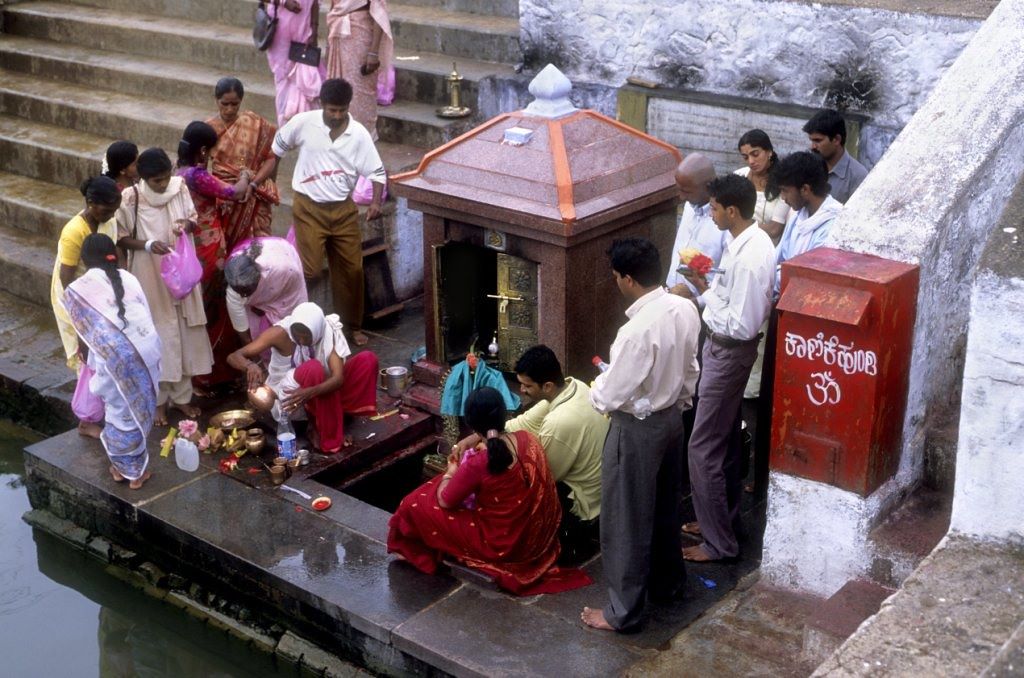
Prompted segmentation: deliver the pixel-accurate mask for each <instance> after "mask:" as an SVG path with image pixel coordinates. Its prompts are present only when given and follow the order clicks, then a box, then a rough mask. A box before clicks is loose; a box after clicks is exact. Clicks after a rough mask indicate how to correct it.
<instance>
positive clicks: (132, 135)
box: [0, 70, 211, 158]
mask: <svg viewBox="0 0 1024 678" xmlns="http://www.w3.org/2000/svg"><path fill="white" fill-rule="evenodd" d="M0 113H4V114H6V115H16V116H18V117H21V118H26V119H27V120H31V121H34V122H40V123H44V124H47V125H56V126H58V127H61V128H62V129H73V130H78V131H80V132H89V133H92V134H98V135H105V136H106V135H110V133H111V132H112V131H114V130H116V133H117V135H118V136H120V137H121V138H125V139H131V140H133V141H135V142H136V143H137V144H138V145H139V146H140V147H147V146H160V147H161V148H163V149H165V150H166V151H167V152H168V153H173V152H174V151H176V150H177V147H178V140H179V139H181V133H182V130H184V129H185V126H186V125H187V124H188V123H189V122H191V121H193V120H205V119H206V118H207V117H209V115H210V113H211V111H210V110H209V109H206V110H204V109H201V108H197V107H194V106H183V105H180V104H174V103H169V102H160V105H159V113H156V108H155V107H154V104H153V102H152V101H150V100H148V99H146V98H143V97H141V96H132V95H128V94H120V93H117V92H110V91H108V90H102V89H96V88H93V87H85V86H82V85H76V84H72V83H61V84H60V86H54V84H53V83H51V82H48V81H46V80H41V79H40V78H37V77H34V76H29V75H22V74H19V73H13V72H11V71H6V70H3V71H0ZM99 157H100V158H102V154H101V155H100V156H99Z"/></svg>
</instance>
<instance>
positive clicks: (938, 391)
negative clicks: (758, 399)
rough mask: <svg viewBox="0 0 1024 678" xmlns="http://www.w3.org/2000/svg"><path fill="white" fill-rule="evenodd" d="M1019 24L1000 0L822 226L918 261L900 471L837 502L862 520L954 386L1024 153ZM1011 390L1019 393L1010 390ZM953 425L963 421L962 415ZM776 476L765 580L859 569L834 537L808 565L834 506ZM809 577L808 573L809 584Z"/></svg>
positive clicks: (893, 488)
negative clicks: (985, 261) (984, 268)
mask: <svg viewBox="0 0 1024 678" xmlns="http://www.w3.org/2000/svg"><path fill="white" fill-rule="evenodd" d="M1022 31H1024V0H1003V2H1002V3H1000V4H999V6H998V7H997V8H996V9H995V11H994V12H993V13H992V15H991V17H990V18H989V19H988V21H986V22H985V24H984V25H983V26H982V27H981V29H980V30H979V31H978V33H977V35H976V36H975V37H974V39H973V40H972V41H971V43H970V44H969V45H968V46H967V48H966V49H965V50H964V51H963V53H962V54H961V55H960V57H959V58H958V59H957V61H956V63H954V64H953V66H952V67H950V68H949V70H948V71H947V72H946V73H945V75H944V76H943V77H942V79H941V81H940V82H939V83H938V84H937V85H936V87H935V90H934V91H933V92H932V94H931V95H930V96H929V97H928V99H927V101H926V102H925V104H924V105H923V106H922V107H921V109H920V110H919V111H918V112H917V113H916V114H915V115H914V117H913V119H912V120H911V121H910V122H909V123H908V124H907V126H906V127H905V128H904V130H903V131H902V133H901V134H900V136H899V137H898V138H897V139H896V140H895V141H894V142H893V144H892V146H891V147H890V148H889V150H888V152H887V153H886V154H885V156H884V157H883V158H882V160H881V161H880V162H879V163H878V164H877V166H876V167H875V169H874V170H873V171H872V172H871V174H869V175H868V178H867V179H866V180H865V181H864V183H863V184H862V185H861V187H860V190H858V191H857V192H856V193H855V194H854V196H853V197H852V198H851V199H850V202H849V203H847V206H846V209H845V211H844V212H843V214H842V215H841V216H840V217H839V219H838V220H837V221H836V222H835V224H833V226H832V231H831V235H832V238H833V243H832V244H834V245H836V246H838V247H841V248H842V249H847V250H852V251H857V252H865V253H868V254H877V255H879V256H884V257H889V258H891V259H896V260H899V261H905V262H910V263H916V264H919V265H920V266H921V284H920V291H919V295H918V302H917V321H916V325H915V330H914V339H913V355H912V356H911V357H910V389H909V396H908V401H907V412H906V416H905V418H904V430H903V442H902V451H901V456H900V466H899V471H898V472H897V475H896V477H895V478H894V479H892V480H891V481H889V482H888V483H886V484H885V485H883V486H882V488H880V489H879V490H877V491H876V492H875V493H874V494H873V495H872V496H870V497H868V498H866V499H863V500H857V501H856V502H855V505H854V506H853V507H852V508H851V507H847V508H846V509H845V510H846V511H849V510H853V511H854V512H855V513H856V514H857V520H858V521H862V524H866V525H874V524H876V523H877V522H878V521H879V520H881V519H882V518H884V516H885V514H886V512H887V511H888V510H889V508H890V507H891V506H893V505H894V504H895V503H896V502H897V501H898V500H899V498H900V497H901V496H902V495H903V494H905V493H906V492H908V491H909V490H910V489H912V488H913V487H914V486H915V485H916V484H917V483H919V482H920V480H921V477H922V474H923V467H924V448H925V438H926V435H927V433H928V430H929V428H930V427H932V426H939V425H942V424H944V423H947V422H945V421H943V420H942V417H943V416H945V414H946V408H948V404H949V402H950V401H951V400H955V397H956V395H957V394H958V393H959V392H960V389H961V380H962V378H963V374H964V371H963V370H964V340H965V338H966V337H967V332H968V323H969V319H970V312H971V311H970V309H971V285H972V281H973V278H974V276H975V274H976V270H977V266H978V262H979V259H980V257H981V253H982V250H983V248H984V245H985V242H986V241H987V240H988V236H989V234H990V233H991V231H992V228H993V224H994V222H995V221H996V220H997V219H998V218H999V215H1000V214H1002V213H1003V211H1004V209H1005V208H1006V205H1007V202H1008V200H1009V197H1010V195H1011V194H1012V192H1013V189H1014V187H1015V186H1016V185H1017V184H1018V182H1020V180H1021V178H1022V176H1024V155H1022V154H1020V153H1019V152H1018V150H1017V149H1019V148H1022V147H1024V88H1022V87H1021V86H1020V83H1021V82H1022V81H1024V50H1021V49H1020V44H1019V36H1020V35H1021V34H1022ZM939 140H941V141H939ZM936 142H938V143H936ZM984 280H985V279H984V277H983V278H982V282H984ZM990 291H993V292H994V290H990ZM1002 322H1004V323H1017V324H1018V326H1019V323H1020V322H1021V318H1020V314H1019V313H1018V314H1017V315H1015V316H1014V315H1010V316H1005V315H1004V316H1003V321H1002ZM977 383H978V382H975V385H976V384H977ZM975 385H972V386H971V388H974V386H975ZM965 395H971V391H970V389H969V390H968V392H967V393H966V394H965ZM993 395H995V393H993ZM976 396H977V394H976V393H975V394H974V397H976ZM1015 397H1016V398H1017V399H1018V400H1019V398H1020V394H1019V392H1018V393H1017V395H1016V396H1015ZM954 417H955V412H954ZM1006 423H1007V424H1008V425H1018V426H1019V422H1006ZM991 424H992V421H991V420H989V421H987V422H984V423H982V424H980V425H982V426H985V427H987V426H989V425H991ZM960 425H961V426H964V425H970V423H969V422H966V421H964V420H963V419H961V422H960ZM988 433H989V434H991V432H988ZM979 435H980V434H979ZM964 442H965V439H964V438H963V437H961V439H960V443H961V448H960V450H959V454H964V452H965V450H964V449H963V444H964ZM992 449H993V452H992V454H995V455H997V456H998V461H995V460H989V461H991V462H992V463H999V464H1002V465H1003V467H1004V468H1005V470H1006V472H1007V473H1010V472H1011V470H1012V468H1013V464H1014V463H1018V464H1019V455H1020V449H1021V444H1020V439H1019V438H1017V440H1016V445H1015V446H1007V447H1003V448H1001V451H997V450H995V448H992ZM1014 455H1017V456H1014ZM1013 460H1017V461H1016V462H1015V461H1013ZM977 463H985V460H979V461H978V462H977ZM778 475H779V474H773V478H772V483H771V486H770V488H769V497H768V501H769V505H771V504H772V503H774V502H783V503H785V502H797V503H798V505H797V506H795V507H790V508H789V509H788V510H787V511H786V512H785V514H784V515H786V516H789V517H791V521H790V522H789V523H788V524H771V522H770V524H769V529H768V532H767V533H766V535H765V556H764V562H765V566H764V568H763V571H762V573H763V575H764V576H765V577H766V578H767V580H769V581H774V582H777V583H779V584H781V585H788V584H789V582H791V581H794V578H793V576H792V569H793V566H794V562H802V563H804V565H802V566H800V567H803V568H804V570H803V572H802V576H803V579H801V580H799V581H802V582H804V583H803V584H801V587H805V588H809V589H811V590H815V591H818V592H820V593H823V594H829V593H831V592H832V591H831V590H830V589H831V587H832V586H834V585H835V584H836V583H837V582H841V581H845V580H846V579H849V578H852V577H856V576H861V575H862V574H863V573H864V572H863V569H862V568H863V567H864V566H866V563H867V562H868V554H867V553H866V548H867V546H866V544H865V543H864V542H862V541H859V540H858V541H853V542H850V543H847V544H843V545H840V546H839V548H842V549H844V550H845V551H846V555H845V556H844V557H841V556H840V555H839V554H834V555H833V564H832V565H831V566H830V570H829V571H828V572H827V574H826V576H824V577H823V576H821V575H815V574H814V572H813V570H810V569H807V568H808V567H811V566H812V565H813V563H807V559H806V558H805V557H802V556H799V555H798V554H799V553H801V552H804V553H805V552H807V551H808V550H813V549H814V548H815V547H816V542H815V534H816V529H817V526H820V525H821V524H828V521H831V520H836V519H838V517H837V514H836V509H835V507H834V506H833V505H831V503H830V502H829V501H828V496H827V495H826V494H823V493H822V492H820V491H819V488H817V487H815V486H816V485H817V484H816V483H813V482H811V481H807V480H801V479H797V478H786V479H785V481H784V482H783V479H781V478H779V477H776V476H778ZM1018 478H1019V475H1018ZM1018 482H1019V480H1018ZM1018 487H1019V485H1018ZM1019 496H1020V494H1019V493H1018V495H1017V496H1016V497H1015V499H1018V500H1019ZM999 506H1000V507H1001V508H1000V509H999V510H1004V511H1006V510H1007V507H1006V506H1005V505H1002V504H999ZM772 511H773V515H781V513H780V511H779V510H778V509H772ZM1004 515H1006V516H1008V517H1009V518H1010V519H1011V520H1012V519H1013V514H1010V513H1006V514H1004ZM1016 515H1017V516H1019V513H1017V514H1016ZM991 519H992V520H997V518H996V517H995V516H991ZM999 519H1000V520H1001V519H1002V518H999ZM847 520H848V519H847ZM797 558H802V560H799V561H794V559H797ZM809 579H814V580H815V581H814V582H813V583H812V584H807V583H806V582H807V581H808V580H809Z"/></svg>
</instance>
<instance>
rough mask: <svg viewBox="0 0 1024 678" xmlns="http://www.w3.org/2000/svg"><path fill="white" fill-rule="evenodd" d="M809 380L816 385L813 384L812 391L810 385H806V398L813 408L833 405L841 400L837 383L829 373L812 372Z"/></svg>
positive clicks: (841, 393)
mask: <svg viewBox="0 0 1024 678" xmlns="http://www.w3.org/2000/svg"><path fill="white" fill-rule="evenodd" d="M811 378H812V379H815V380H816V381H817V383H815V384H813V387H814V390H813V391H812V390H811V387H812V385H811V384H807V386H806V388H807V397H808V398H809V399H810V401H811V403H813V404H814V405H815V406H817V407H821V406H822V405H835V404H836V403H838V402H839V401H840V400H841V399H842V397H843V392H842V390H840V388H839V383H838V382H837V381H836V380H835V379H833V378H832V373H831V372H812V373H811ZM815 392H817V395H816V393H815Z"/></svg>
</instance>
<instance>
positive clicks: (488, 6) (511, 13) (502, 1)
mask: <svg viewBox="0 0 1024 678" xmlns="http://www.w3.org/2000/svg"><path fill="white" fill-rule="evenodd" d="M406 1H407V2H408V4H410V5H416V6H418V7H434V8H437V9H446V10H449V11H452V12H468V13H470V14H485V15H487V16H503V17H509V18H511V19H519V0H406Z"/></svg>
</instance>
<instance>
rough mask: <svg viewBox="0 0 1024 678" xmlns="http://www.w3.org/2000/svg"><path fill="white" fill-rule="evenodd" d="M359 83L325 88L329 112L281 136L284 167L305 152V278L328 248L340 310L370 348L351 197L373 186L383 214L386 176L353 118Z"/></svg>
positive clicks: (301, 188) (297, 121) (298, 214)
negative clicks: (360, 187)
mask: <svg viewBox="0 0 1024 678" xmlns="http://www.w3.org/2000/svg"><path fill="white" fill-rule="evenodd" d="M351 103H352V85H350V84H349V83H348V82H347V81H345V80H342V79H341V78H332V79H330V80H325V81H324V84H323V86H322V87H321V88H320V105H321V106H323V110H319V111H306V112H305V113H299V114H298V115H296V116H295V117H293V118H292V119H291V120H289V121H288V122H287V123H285V125H284V127H282V128H281V129H279V130H278V131H277V135H276V136H275V137H274V146H273V151H274V155H275V156H276V157H277V160H278V161H279V160H280V159H281V158H282V157H284V155H285V153H288V152H289V151H292V150H295V149H298V151H299V158H298V160H297V161H296V163H295V172H294V174H293V175H292V191H293V192H294V193H293V198H292V216H293V217H294V219H295V241H296V244H297V245H298V248H297V249H298V250H299V258H300V259H301V260H302V269H303V273H304V274H305V276H306V280H315V279H316V278H319V277H320V273H321V271H322V270H323V262H324V258H323V257H324V249H325V248H326V250H327V263H328V265H329V266H330V271H331V293H332V296H333V297H334V307H335V310H336V311H338V312H339V313H340V315H341V319H342V320H343V321H344V323H345V326H346V328H347V329H348V330H349V332H351V333H352V340H353V343H355V344H356V346H363V345H364V344H366V341H367V339H366V335H365V334H363V332H362V327H363V284H364V282H363V237H362V233H361V231H360V229H359V208H357V207H356V204H355V202H353V200H352V191H353V190H354V189H355V187H356V181H357V180H358V179H359V177H360V176H363V177H366V178H367V179H369V180H370V181H371V182H372V183H373V198H372V200H371V202H370V207H369V208H368V209H367V211H366V218H367V219H368V220H373V219H377V218H379V217H380V216H381V198H382V196H383V193H384V185H385V184H386V183H387V175H386V174H385V172H384V165H383V163H382V162H381V160H380V154H379V153H377V148H376V146H374V145H373V138H372V137H371V136H370V133H369V131H367V129H366V128H365V127H363V126H362V125H361V124H360V123H359V122H357V121H356V120H355V118H353V117H352V116H351V115H349V113H348V107H349V104H351Z"/></svg>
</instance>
